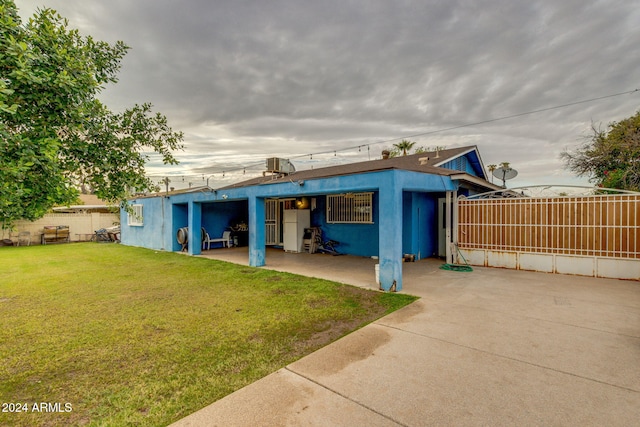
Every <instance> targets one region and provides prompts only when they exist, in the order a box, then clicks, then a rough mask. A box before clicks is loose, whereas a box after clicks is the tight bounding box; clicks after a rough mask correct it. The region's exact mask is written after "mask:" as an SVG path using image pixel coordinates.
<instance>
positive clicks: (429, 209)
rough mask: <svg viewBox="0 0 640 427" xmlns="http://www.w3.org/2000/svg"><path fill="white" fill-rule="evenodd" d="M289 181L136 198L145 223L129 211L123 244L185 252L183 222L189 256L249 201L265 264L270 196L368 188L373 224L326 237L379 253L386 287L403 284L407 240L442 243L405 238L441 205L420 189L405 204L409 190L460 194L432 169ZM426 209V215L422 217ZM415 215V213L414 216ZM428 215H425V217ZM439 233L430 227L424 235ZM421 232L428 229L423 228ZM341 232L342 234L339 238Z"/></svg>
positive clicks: (427, 246)
mask: <svg viewBox="0 0 640 427" xmlns="http://www.w3.org/2000/svg"><path fill="white" fill-rule="evenodd" d="M293 178H294V179H292V180H291V181H289V182H280V183H277V184H262V185H254V186H248V187H240V188H229V189H219V190H217V191H216V190H212V191H201V192H193V193H182V194H175V195H169V196H163V197H153V198H146V199H138V200H133V201H131V203H141V204H143V205H144V225H142V226H131V225H129V224H128V223H127V221H126V213H123V214H122V235H123V240H122V241H123V243H124V244H128V245H133V246H144V247H148V248H152V249H163V250H179V249H180V245H179V244H178V243H177V241H176V238H175V235H176V232H177V230H178V228H180V227H184V226H188V227H189V246H188V250H189V253H190V254H192V255H197V254H199V253H200V252H201V245H200V240H201V238H200V227H202V226H203V225H204V226H205V227H210V228H211V230H209V231H210V233H212V234H215V231H216V230H218V231H221V230H220V229H219V228H217V227H222V226H223V225H224V226H225V227H226V226H227V225H228V220H229V219H230V218H231V216H232V215H233V214H237V213H238V212H237V211H238V210H244V209H245V208H244V206H247V209H246V211H245V212H246V213H247V214H248V218H247V219H248V224H249V264H250V265H252V266H262V265H264V264H265V255H266V251H265V247H266V243H265V200H266V199H268V198H286V197H302V196H307V197H317V198H318V199H322V198H323V197H322V196H325V195H327V194H340V193H346V192H353V193H357V192H367V191H371V192H373V193H374V194H375V199H374V203H373V209H374V223H373V224H370V225H369V224H340V225H339V224H326V219H325V220H324V222H325V223H324V224H323V223H320V224H319V225H320V226H322V227H323V228H324V229H325V232H326V234H327V237H329V238H334V239H335V240H338V241H340V242H341V243H343V242H344V244H345V245H344V247H341V248H342V249H347V250H346V252H348V253H352V254H355V255H363V256H371V255H374V254H376V251H377V255H378V256H379V263H380V282H381V286H382V288H383V289H385V290H389V289H392V288H394V289H395V290H401V289H402V255H403V250H404V248H405V247H406V246H405V245H408V247H409V248H410V249H411V252H414V249H415V250H416V251H417V250H419V251H420V252H421V253H422V251H425V253H429V251H431V250H432V247H433V246H432V245H434V244H435V243H434V241H436V239H435V237H433V238H432V237H429V238H428V239H422V238H420V239H419V238H417V237H416V238H415V239H414V237H411V238H410V239H409V240H408V242H407V243H405V241H404V238H403V236H405V234H403V233H404V231H403V230H404V229H405V228H409V229H411V231H410V232H409V234H407V236H409V235H410V236H413V234H414V232H417V231H416V230H413V227H414V224H427V221H429V220H430V219H431V220H433V218H434V217H435V215H434V212H435V202H434V199H433V198H430V196H428V195H426V196H425V195H421V194H416V195H415V196H414V195H412V196H411V201H410V203H409V204H408V205H406V206H405V200H406V199H405V198H404V192H409V193H430V192H435V193H440V194H442V193H443V192H445V191H453V190H455V189H456V184H455V183H453V182H452V180H451V179H450V178H449V177H447V176H440V175H429V174H425V173H419V172H412V171H404V170H393V169H391V170H384V171H376V172H370V173H362V174H353V175H345V176H333V177H328V178H321V179H312V180H307V181H306V182H304V183H302V182H297V181H296V180H295V176H294V177H293ZM418 210H419V214H418ZM317 211H318V212H316V215H319V216H317V217H316V221H318V220H319V221H322V220H323V218H322V215H324V214H323V213H321V212H322V211H323V209H321V208H319V209H317ZM405 211H408V212H410V215H409V217H408V218H409V220H408V221H407V224H404V222H405V219H406V218H407V216H405V214H404V212H405ZM413 212H415V214H414V213H413ZM423 214H424V218H423ZM428 230H432V229H429V227H426V226H425V228H424V232H425V233H429V232H430V231H428ZM421 232H422V231H421ZM334 233H335V235H334Z"/></svg>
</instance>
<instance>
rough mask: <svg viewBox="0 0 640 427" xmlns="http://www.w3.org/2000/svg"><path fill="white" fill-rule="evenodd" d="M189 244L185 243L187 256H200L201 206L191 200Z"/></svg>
mask: <svg viewBox="0 0 640 427" xmlns="http://www.w3.org/2000/svg"><path fill="white" fill-rule="evenodd" d="M188 225H189V237H188V239H189V242H188V243H187V249H188V250H189V255H200V253H202V232H201V231H200V229H201V227H202V205H201V204H200V203H196V202H194V201H193V200H190V201H189V214H188Z"/></svg>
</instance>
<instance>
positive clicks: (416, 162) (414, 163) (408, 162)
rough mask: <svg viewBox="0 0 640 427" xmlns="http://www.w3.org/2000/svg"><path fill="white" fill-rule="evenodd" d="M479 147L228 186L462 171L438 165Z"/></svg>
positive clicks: (344, 166)
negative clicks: (383, 173)
mask: <svg viewBox="0 0 640 427" xmlns="http://www.w3.org/2000/svg"><path fill="white" fill-rule="evenodd" d="M474 150H476V147H475V146H467V147H459V148H451V149H447V150H440V151H439V152H435V151H428V152H424V153H419V154H411V155H407V156H397V157H392V158H389V159H379V160H369V161H365V162H358V163H348V164H344V165H337V166H328V167H324V168H318V169H307V170H301V171H296V172H294V173H291V174H288V175H270V174H268V175H265V176H261V177H258V178H253V179H250V180H247V181H242V182H238V183H236V184H232V185H229V186H226V187H223V188H224V189H231V188H241V187H248V186H252V185H261V184H263V185H264V184H277V183H281V182H288V181H290V180H297V181H299V180H309V179H319V178H329V177H333V176H344V175H354V174H360V173H368V172H377V171H382V170H390V169H399V170H407V171H413V172H422V173H428V174H432V175H442V176H450V175H455V174H459V173H460V171H455V170H451V169H445V168H442V167H437V166H436V165H441V164H444V163H446V162H447V161H449V160H451V159H454V158H456V157H459V156H461V155H463V154H466V153H468V152H470V151H474Z"/></svg>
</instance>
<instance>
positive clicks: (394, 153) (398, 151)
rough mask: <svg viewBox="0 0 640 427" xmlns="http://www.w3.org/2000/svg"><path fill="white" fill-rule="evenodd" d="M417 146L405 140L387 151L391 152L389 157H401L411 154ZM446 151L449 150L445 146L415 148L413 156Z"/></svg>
mask: <svg viewBox="0 0 640 427" xmlns="http://www.w3.org/2000/svg"><path fill="white" fill-rule="evenodd" d="M415 145H416V142H412V141H407V140H405V139H403V140H402V141H400V142H399V143H397V144H393V146H392V148H391V149H387V151H389V157H398V156H400V155H402V156H406V155H407V154H408V153H409V150H411V149H412V148H413V147H414V146H415ZM446 149H447V147H446V146H444V145H436V146H433V147H424V146H420V147H416V148H414V150H413V154H419V153H428V152H433V151H442V150H446Z"/></svg>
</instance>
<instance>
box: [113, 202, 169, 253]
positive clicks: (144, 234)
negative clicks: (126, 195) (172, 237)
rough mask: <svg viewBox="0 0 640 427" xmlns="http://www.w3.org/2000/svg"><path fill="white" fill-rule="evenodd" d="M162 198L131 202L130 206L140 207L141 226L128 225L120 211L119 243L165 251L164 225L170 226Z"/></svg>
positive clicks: (123, 213)
mask: <svg viewBox="0 0 640 427" xmlns="http://www.w3.org/2000/svg"><path fill="white" fill-rule="evenodd" d="M165 202H166V200H165V198H164V197H153V198H143V199H142V198H141V199H134V200H131V201H130V202H129V203H130V204H132V205H142V206H143V208H142V212H143V214H142V215H143V219H142V225H130V224H129V222H128V215H127V212H126V211H125V210H121V211H120V230H121V233H120V241H121V243H122V244H125V245H129V246H142V247H145V248H149V249H156V250H167V249H168V248H171V247H168V246H166V236H165V231H166V228H165V227H166V224H171V221H170V218H169V217H168V215H167V214H168V213H169V212H167V209H166V203H165Z"/></svg>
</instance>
